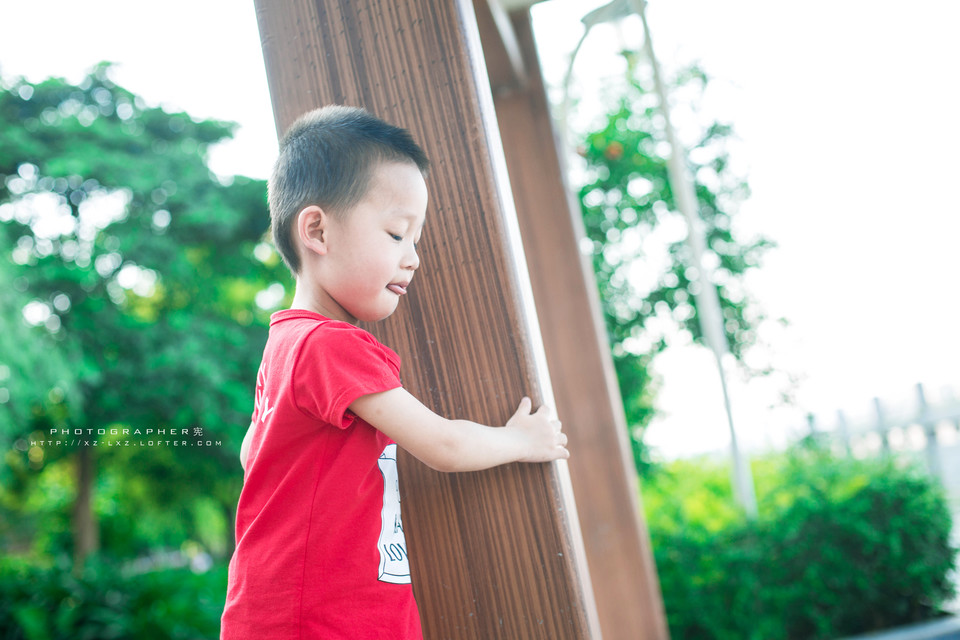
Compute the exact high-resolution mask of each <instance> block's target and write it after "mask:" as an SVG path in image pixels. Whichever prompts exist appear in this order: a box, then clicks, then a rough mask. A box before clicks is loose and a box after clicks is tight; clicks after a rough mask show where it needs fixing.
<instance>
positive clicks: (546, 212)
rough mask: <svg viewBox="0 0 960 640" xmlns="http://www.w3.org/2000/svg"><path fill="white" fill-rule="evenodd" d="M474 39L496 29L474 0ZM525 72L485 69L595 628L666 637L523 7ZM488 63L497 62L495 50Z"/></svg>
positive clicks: (612, 378) (518, 31)
mask: <svg viewBox="0 0 960 640" xmlns="http://www.w3.org/2000/svg"><path fill="white" fill-rule="evenodd" d="M475 3H476V5H477V7H476V10H477V16H478V22H479V25H480V34H481V40H482V41H483V46H484V50H485V52H486V51H490V52H491V53H495V52H496V51H497V50H499V49H500V48H501V46H502V45H501V43H500V41H501V40H502V36H500V30H501V29H500V28H498V27H496V26H495V25H494V23H493V20H492V15H488V14H487V12H486V11H485V6H484V5H485V4H486V0H476V1H475ZM511 18H512V22H513V28H514V31H515V35H516V38H517V41H518V42H519V46H520V49H521V52H522V56H523V60H524V65H525V73H524V74H523V77H525V78H526V79H527V82H526V83H522V84H520V83H516V82H512V81H511V78H512V77H513V74H511V73H510V69H509V68H503V69H491V72H490V77H491V80H493V81H494V82H496V80H497V79H498V78H502V79H504V80H506V81H507V82H505V83H503V84H501V85H499V86H494V87H493V95H494V100H495V104H496V111H497V120H498V122H499V126H500V131H501V135H502V137H503V139H504V140H509V141H510V144H508V145H506V146H505V148H504V151H505V153H506V160H507V166H508V169H509V173H510V178H511V184H512V188H513V198H514V201H515V203H516V207H517V212H518V218H519V222H520V229H521V235H522V237H523V245H524V253H525V255H526V259H527V264H528V268H529V272H530V277H531V281H532V285H533V294H534V298H535V300H536V305H537V312H538V316H539V317H540V327H541V331H542V335H543V341H544V344H545V346H546V354H547V362H548V367H549V370H550V377H551V380H552V384H553V388H554V393H555V395H556V399H557V409H558V411H559V413H560V415H562V416H563V419H564V423H565V425H566V427H565V431H566V432H567V435H568V437H569V439H570V450H571V452H572V453H573V455H572V457H571V458H570V474H571V476H572V480H573V490H574V494H575V497H576V504H577V510H578V512H579V518H580V529H581V531H582V533H583V541H584V545H585V548H586V555H587V562H588V564H589V566H590V575H591V577H592V580H593V592H594V596H595V597H596V604H597V612H598V615H599V620H600V627H601V629H602V631H603V637H604V638H606V640H612V639H614V640H615V639H619V638H622V639H624V640H627V639H631V640H632V639H636V638H645V639H646V638H649V639H662V638H667V637H668V630H667V625H666V616H665V613H664V610H663V602H662V598H661V595H660V586H659V583H658V581H657V575H656V565H655V563H654V560H653V554H652V552H651V548H650V541H649V535H648V533H647V530H646V526H645V524H644V522H643V519H642V516H641V513H642V510H641V508H640V502H639V500H640V498H639V493H638V487H637V479H636V472H635V471H634V469H633V463H632V460H631V459H630V454H629V451H630V449H629V445H628V443H627V439H626V433H627V431H626V420H625V417H624V415H623V405H622V401H621V399H620V395H619V389H618V388H617V381H616V374H615V373H614V371H613V363H612V361H611V359H610V356H609V348H608V346H607V339H606V336H605V335H604V332H603V320H602V316H601V312H600V303H599V298H598V294H597V288H596V282H595V280H594V276H593V272H592V269H591V267H590V265H589V263H588V262H587V260H586V259H585V258H584V257H583V256H582V255H581V254H580V251H579V241H580V239H581V238H583V237H584V232H583V229H582V221H581V219H580V210H579V206H578V204H577V203H575V202H574V201H572V198H571V197H570V195H569V194H570V191H569V189H568V188H567V187H566V184H565V182H564V179H563V176H564V175H565V171H564V170H563V167H562V163H561V161H560V155H559V154H558V152H557V144H556V143H555V137H554V131H553V127H552V125H551V120H550V112H549V105H548V103H547V98H546V94H545V92H544V88H543V82H542V75H541V73H540V66H539V62H538V60H537V51H536V46H535V42H534V36H533V31H532V27H531V22H530V16H529V13H528V12H527V11H519V12H515V13H513V14H512V16H511ZM487 60H488V61H489V63H490V64H499V65H501V66H503V65H505V64H506V63H505V62H504V57H503V56H502V55H488V56H487Z"/></svg>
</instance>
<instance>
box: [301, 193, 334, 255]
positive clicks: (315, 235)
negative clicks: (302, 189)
mask: <svg viewBox="0 0 960 640" xmlns="http://www.w3.org/2000/svg"><path fill="white" fill-rule="evenodd" d="M329 223H330V217H329V216H328V215H327V212H326V211H324V210H323V209H321V208H320V207H318V206H316V205H310V206H309V207H304V208H303V209H301V210H300V213H298V214H297V227H296V234H297V237H298V238H299V239H300V244H301V246H303V247H304V249H306V250H307V251H312V252H313V253H315V254H317V255H321V256H322V255H324V254H326V253H327V229H328V226H329Z"/></svg>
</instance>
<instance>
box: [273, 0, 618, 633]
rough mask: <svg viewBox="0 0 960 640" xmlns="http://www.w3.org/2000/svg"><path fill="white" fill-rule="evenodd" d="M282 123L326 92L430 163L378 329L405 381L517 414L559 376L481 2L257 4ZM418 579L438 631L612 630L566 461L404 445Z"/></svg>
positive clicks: (460, 402)
mask: <svg viewBox="0 0 960 640" xmlns="http://www.w3.org/2000/svg"><path fill="white" fill-rule="evenodd" d="M256 7H257V15H258V20H259V24H260V32H261V40H262V44H263V51H264V60H265V63H266V68H267V76H268V81H269V85H270V91H271V96H272V99H273V105H274V114H275V118H276V122H277V129H278V131H283V130H285V129H286V127H287V126H289V124H290V123H291V122H292V121H293V120H294V119H295V118H296V117H297V116H299V115H300V114H301V113H304V112H306V111H308V110H310V109H313V108H315V107H318V106H322V105H326V104H351V105H358V106H362V107H365V108H367V109H369V110H370V111H371V112H373V113H375V114H376V115H378V116H380V117H382V118H384V119H386V120H387V121H390V122H393V123H395V124H398V125H401V126H404V127H406V128H408V129H409V130H410V131H411V133H412V134H413V135H414V137H415V138H416V139H417V140H418V141H419V142H420V143H421V144H422V145H423V147H424V148H425V150H426V151H427V154H428V155H429V156H430V158H431V161H432V163H433V167H432V170H431V175H430V178H429V179H428V181H427V185H428V188H429V190H430V197H431V202H430V206H429V208H428V213H427V226H426V228H425V232H424V235H423V239H422V241H421V243H420V247H421V267H420V270H419V272H418V275H417V279H416V281H415V283H414V285H413V286H412V287H411V289H410V293H409V294H408V295H407V296H405V298H404V300H403V302H402V303H401V305H400V308H399V310H398V311H397V313H395V314H394V316H392V317H391V318H390V319H388V320H387V321H384V322H383V323H379V324H378V325H376V326H372V327H368V328H369V329H370V330H372V331H373V332H374V333H376V334H377V335H378V337H380V338H381V339H382V340H383V341H384V342H385V343H386V344H388V345H390V346H391V347H393V348H394V349H396V350H397V351H398V352H399V353H400V355H401V357H402V358H403V368H402V371H401V373H402V376H403V382H404V386H405V387H406V388H407V389H409V390H410V391H411V392H412V393H413V394H414V395H416V396H417V397H419V398H420V399H421V400H423V401H424V402H425V403H426V404H427V405H428V406H430V407H431V408H433V409H434V410H436V411H438V412H440V413H441V414H443V415H447V416H450V417H461V418H468V419H472V420H476V421H479V422H484V423H487V424H503V423H504V422H505V421H506V419H507V418H508V417H509V416H510V415H511V413H512V411H513V410H514V409H515V407H516V404H517V403H518V402H519V399H520V397H521V396H522V395H525V394H526V395H530V396H531V397H532V398H533V399H534V401H535V402H537V401H539V400H540V399H541V396H542V395H543V393H544V391H543V390H544V389H549V385H548V384H547V383H546V381H544V380H542V378H541V377H540V375H539V374H538V371H537V366H536V362H535V360H534V356H533V354H534V352H535V347H536V341H537V340H539V336H538V334H537V333H536V330H535V329H533V330H531V328H530V326H528V325H529V322H528V318H527V316H526V315H525V314H524V312H523V308H524V304H523V302H524V300H523V293H524V287H525V286H526V288H527V289H528V288H529V283H526V285H525V283H524V281H523V279H522V278H521V277H520V276H519V275H518V274H521V273H523V271H524V269H523V268H521V267H523V266H524V263H523V257H522V255H520V256H519V257H517V256H515V255H514V253H513V251H511V243H510V241H509V240H510V238H511V227H512V226H513V227H515V226H516V221H515V219H514V220H511V219H510V218H509V215H510V213H509V212H512V206H511V205H512V203H510V202H504V199H503V198H504V194H507V197H509V188H508V186H506V185H505V184H503V179H502V172H503V170H505V167H504V164H503V162H504V161H503V156H502V153H503V152H502V149H501V148H500V146H499V137H498V132H497V131H496V127H495V124H494V125H493V127H492V128H491V124H490V123H491V122H494V120H493V113H492V100H491V98H490V95H489V86H488V81H487V78H486V75H485V73H484V72H483V67H482V58H481V57H480V55H481V54H480V51H479V39H478V35H477V30H476V23H475V19H474V16H473V10H472V6H471V5H470V3H469V2H468V1H467V0H409V1H401V0H393V1H376V0H349V1H347V0H282V1H276V0H257V1H256ZM400 465H401V493H402V499H403V509H404V523H405V525H406V529H405V533H406V537H407V543H408V548H409V551H410V557H411V569H412V573H413V579H414V591H415V594H416V596H417V600H418V603H419V605H420V610H421V619H422V621H423V626H424V634H425V637H427V638H431V639H432V638H451V639H469V638H477V639H484V640H486V639H490V638H512V639H516V638H524V639H535V638H544V639H547V638H549V639H565V638H595V637H599V631H598V628H599V627H598V624H597V620H596V611H595V608H594V607H593V602H592V594H591V593H590V581H589V577H588V576H587V574H586V564H585V559H584V557H583V554H582V544H581V543H580V541H579V539H578V538H577V536H578V531H577V523H576V519H575V515H572V514H575V509H574V506H573V503H572V495H571V494H570V492H569V491H566V490H565V486H567V482H566V481H567V480H568V479H567V478H566V475H565V474H566V466H565V465H563V464H552V465H520V464H514V465H508V466H505V467H501V468H498V469H494V470H490V471H485V472H480V473H471V474H454V475H444V474H439V473H436V472H434V471H431V470H430V469H428V468H426V467H424V466H423V465H420V464H419V463H418V462H416V461H415V460H413V459H411V458H410V457H409V456H401V460H400Z"/></svg>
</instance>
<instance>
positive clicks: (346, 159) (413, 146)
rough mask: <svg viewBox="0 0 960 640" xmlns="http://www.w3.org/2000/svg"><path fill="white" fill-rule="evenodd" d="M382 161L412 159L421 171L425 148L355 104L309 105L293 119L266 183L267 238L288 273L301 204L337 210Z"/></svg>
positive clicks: (359, 193)
mask: <svg viewBox="0 0 960 640" xmlns="http://www.w3.org/2000/svg"><path fill="white" fill-rule="evenodd" d="M384 161H399V162H412V163H413V164H415V165H416V166H417V168H418V169H419V170H420V172H421V173H423V174H424V175H426V173H427V170H428V168H429V166H430V163H429V161H428V160H427V156H426V154H425V153H424V152H423V149H421V148H420V147H419V146H418V145H417V143H416V142H414V141H413V137H411V135H410V133H409V132H407V130H406V129H401V128H400V127H395V126H393V125H391V124H388V123H386V122H384V121H382V120H380V119H379V118H376V117H375V116H373V115H371V114H370V113H368V112H367V111H365V110H363V109H360V108H357V107H345V106H329V107H323V108H320V109H315V110H313V111H310V112H308V113H306V114H304V115H302V116H300V117H299V118H298V119H297V121H296V122H294V123H293V124H292V125H291V126H290V128H289V129H288V130H287V132H286V133H285V134H284V135H283V137H282V138H281V140H280V153H279V156H278V157H277V163H276V165H274V168H273V175H272V176H271V177H270V181H269V183H268V187H267V195H268V200H269V204H270V219H271V222H272V226H273V243H274V245H275V246H276V247H277V251H279V252H280V255H281V257H282V258H283V261H284V262H286V263H287V266H288V267H290V270H291V271H293V273H295V274H296V273H299V271H300V256H299V255H298V254H297V249H296V245H295V244H294V242H293V234H292V231H291V227H292V226H293V224H294V221H295V220H296V217H297V214H298V213H300V211H302V210H303V208H304V207H308V206H310V205H316V206H319V207H321V208H323V209H324V210H325V211H327V212H328V213H329V214H331V215H339V214H342V213H343V212H345V211H347V210H348V209H350V208H351V207H352V206H353V205H355V204H356V203H357V202H359V201H360V200H361V199H362V198H363V196H364V195H365V194H366V192H367V188H368V186H369V184H370V177H371V175H372V173H373V169H374V167H376V165H377V164H378V163H380V162H384Z"/></svg>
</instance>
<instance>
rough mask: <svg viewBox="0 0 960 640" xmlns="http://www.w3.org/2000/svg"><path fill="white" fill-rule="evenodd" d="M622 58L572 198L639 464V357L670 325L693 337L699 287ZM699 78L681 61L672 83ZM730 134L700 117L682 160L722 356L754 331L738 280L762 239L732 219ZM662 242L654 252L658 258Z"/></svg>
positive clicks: (735, 183)
mask: <svg viewBox="0 0 960 640" xmlns="http://www.w3.org/2000/svg"><path fill="white" fill-rule="evenodd" d="M625 56H626V58H627V62H628V65H627V67H628V72H627V74H626V84H625V89H624V90H623V92H622V94H621V95H619V96H618V97H617V98H616V100H615V103H614V105H613V107H612V108H611V109H610V111H609V112H608V113H607V114H606V116H605V117H604V119H603V122H602V123H601V125H600V126H599V127H597V128H596V129H594V130H593V131H590V132H588V133H587V134H586V135H585V136H584V138H583V140H584V142H583V145H582V146H581V148H580V155H581V156H582V157H583V158H584V160H585V165H586V167H585V179H584V181H583V186H582V187H581V188H580V190H579V198H580V202H581V208H582V213H583V221H584V226H585V230H586V235H587V238H588V239H589V240H590V241H591V245H590V247H591V255H592V260H593V267H594V271H595V273H596V275H597V281H598V286H599V289H600V296H601V300H602V306H603V314H604V320H605V322H606V328H607V334H608V337H609V339H610V343H611V349H612V352H613V359H614V365H615V367H616V371H617V375H618V377H619V381H620V390H621V394H622V396H623V399H624V405H625V410H626V415H627V421H628V424H629V425H630V429H631V433H630V436H631V440H632V445H633V452H634V461H635V463H636V465H637V468H638V470H640V471H641V472H644V470H645V469H646V468H647V467H648V466H649V458H648V455H647V451H646V449H645V447H644V446H643V441H642V440H643V430H644V428H645V427H646V425H647V424H648V423H649V421H650V419H651V418H652V417H653V415H654V412H655V410H654V406H653V400H654V397H655V388H654V386H655V385H654V383H653V380H652V377H651V375H650V363H651V361H652V359H653V357H654V356H656V354H658V353H660V352H661V351H662V350H663V349H664V348H665V347H666V346H667V339H668V335H669V333H671V332H675V331H676V330H678V329H679V330H682V331H686V332H689V334H690V335H691V336H692V337H693V339H694V340H696V341H698V342H701V341H702V335H701V331H700V326H699V324H698V323H699V319H698V318H699V316H698V309H697V305H696V299H695V294H696V291H695V287H696V286H699V285H698V284H697V283H695V282H692V280H694V279H695V277H694V274H693V273H692V272H691V270H692V269H693V266H692V264H691V258H690V252H689V249H688V247H687V245H686V243H685V236H686V234H685V227H684V223H683V222H682V218H681V217H680V215H679V214H678V213H677V207H676V204H675V201H674V195H673V193H672V190H671V188H670V183H669V180H668V175H667V158H666V156H665V150H664V143H663V140H664V135H663V131H662V126H661V125H660V124H659V118H660V117H661V116H660V115H659V105H658V103H657V98H656V95H655V93H653V90H652V80H650V79H648V78H645V77H643V76H642V74H641V71H642V68H643V65H642V64H639V63H638V60H637V57H636V54H633V53H629V52H628V53H625ZM706 83H707V77H706V75H705V74H703V73H702V72H701V71H700V70H698V69H696V68H691V69H688V70H686V71H684V72H683V73H682V74H680V75H679V77H677V78H676V79H675V80H674V82H673V83H672V85H673V88H674V89H675V90H680V91H682V92H683V93H684V94H685V95H688V94H690V92H691V90H692V91H693V92H694V94H696V93H698V92H701V91H702V90H703V88H704V87H705V86H706ZM731 136H732V129H731V127H730V126H728V125H725V124H721V123H717V122H712V123H709V124H707V125H706V126H704V127H703V128H702V131H701V134H700V136H699V139H698V140H697V141H696V143H695V144H693V145H692V147H691V148H690V149H689V150H688V161H689V165H690V170H691V175H692V176H694V181H695V190H696V195H697V198H698V200H699V206H700V214H701V217H702V218H703V221H704V223H705V234H706V243H707V248H708V256H707V259H708V260H709V261H710V262H712V264H713V265H714V268H715V271H714V276H715V280H714V282H713V284H714V286H716V287H717V292H718V295H719V298H720V303H721V308H722V310H723V316H724V318H725V320H726V323H725V327H724V329H725V332H726V336H727V339H728V342H729V346H730V349H731V351H732V353H733V354H734V355H735V356H736V357H737V358H741V357H742V356H743V353H744V350H745V349H746V348H748V347H749V346H750V345H752V344H754V342H755V341H756V327H757V325H758V323H759V322H760V321H761V320H762V319H763V315H762V313H761V312H760V311H759V309H758V308H757V306H756V304H754V303H753V301H752V300H751V299H750V297H749V295H748V294H747V292H746V291H745V289H744V286H743V276H744V274H745V273H746V272H747V271H748V270H750V269H752V268H755V267H757V266H758V265H759V263H760V258H761V256H762V255H763V253H764V251H766V250H767V249H768V248H769V247H770V246H771V243H770V242H769V241H768V240H766V239H763V238H756V239H750V240H745V239H744V238H742V237H740V235H739V234H738V233H737V232H736V228H735V225H734V224H733V221H732V218H733V216H734V215H735V213H736V211H737V208H738V205H739V203H740V202H742V201H743V199H744V198H746V197H747V195H748V194H749V189H748V187H747V184H746V182H745V180H744V179H743V178H742V177H741V176H739V175H737V174H736V172H734V171H733V170H732V169H731V167H730V158H729V141H730V139H731ZM661 247H665V250H660V252H662V253H663V254H664V256H663V257H660V258H659V259H658V258H657V253H658V249H659V248H661ZM664 327H669V328H668V329H664Z"/></svg>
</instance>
